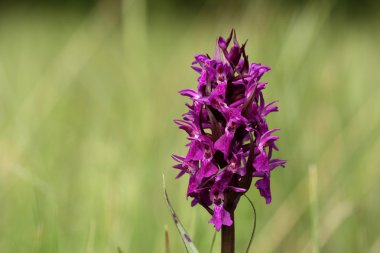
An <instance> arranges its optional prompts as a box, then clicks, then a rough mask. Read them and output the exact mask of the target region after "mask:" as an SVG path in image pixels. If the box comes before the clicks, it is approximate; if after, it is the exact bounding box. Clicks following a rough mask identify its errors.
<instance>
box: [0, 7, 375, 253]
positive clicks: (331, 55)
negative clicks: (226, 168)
mask: <svg viewBox="0 0 380 253" xmlns="http://www.w3.org/2000/svg"><path fill="white" fill-rule="evenodd" d="M378 7H379V4H378V3H377V2H375V1H368V0H367V1H363V2H360V3H356V2H354V1H343V0H342V1H339V0H336V1H307V2H301V1H297V0H293V1H291V2H285V1H280V0H278V1H274V2H271V3H270V2H268V1H236V2H232V1H215V0H208V1H200V0H198V1H192V2H190V1H189V2H185V1H183V2H181V1H175V0H167V1H162V2H157V1H153V0H148V1H141V0H130V1H129V0H125V1H52V0H50V1H48V0H45V1H44V0H40V1H36V2H35V3H33V4H32V3H30V2H28V1H19V2H14V1H2V2H1V3H0V203H1V204H0V252H86V253H87V252H88V253H89V252H116V249H117V247H118V246H119V247H120V248H121V249H122V250H123V251H124V252H164V226H165V224H167V225H168V226H169V233H170V240H171V249H172V252H184V248H183V246H182V244H181V240H180V237H179V236H178V234H177V232H176V230H175V227H174V225H173V222H172V220H171V218H170V215H169V212H168V210H167V208H166V206H165V203H164V199H163V193H162V178H161V174H162V173H165V174H166V181H167V188H168V192H169V195H170V196H171V200H172V202H173V205H174V208H175V209H176V211H177V213H178V215H179V217H180V218H181V219H182V221H183V223H184V225H185V226H186V227H187V229H188V231H189V232H190V234H191V236H192V238H193V240H194V241H195V243H196V245H197V246H198V247H199V250H200V252H208V250H209V247H210V241H211V238H212V235H213V228H212V226H211V225H210V224H208V219H209V216H208V214H207V213H206V212H205V211H204V210H202V208H200V207H195V208H191V207H190V203H189V202H188V201H186V199H185V193H186V183H187V182H186V180H185V179H182V180H178V181H176V180H174V177H175V175H176V172H175V171H174V170H173V169H171V168H170V167H171V165H172V164H173V161H172V160H171V158H170V155H171V154H172V153H180V154H181V153H182V154H183V153H184V152H185V148H184V144H185V135H184V134H183V133H182V132H181V131H179V130H177V128H176V127H175V125H174V124H173V122H172V119H173V118H177V117H179V116H180V114H181V113H182V112H183V111H184V110H185V106H184V103H185V102H187V101H186V100H185V99H184V98H182V97H180V96H179V95H178V94H177V90H179V89H181V88H185V87H195V86H196V77H197V76H196V74H195V72H194V71H192V70H191V69H190V68H189V66H190V63H191V61H192V59H193V58H192V57H193V54H195V53H206V52H208V53H213V50H214V43H215V39H216V38H217V36H219V35H224V36H226V35H227V34H228V33H229V31H230V29H231V28H232V27H234V28H235V29H236V30H237V33H238V38H239V39H240V41H244V40H245V39H249V41H248V45H247V52H248V54H249V56H250V60H253V61H255V62H260V63H263V64H266V65H269V66H271V67H272V71H271V72H270V73H269V74H268V75H267V76H265V77H264V79H266V80H267V81H269V83H270V85H269V86H268V89H267V91H266V96H267V97H268V100H269V99H279V100H280V103H279V105H280V112H279V113H277V114H274V115H271V117H270V126H271V127H273V128H274V127H280V128H281V129H282V131H281V133H280V137H281V140H280V142H279V146H280V150H281V152H280V154H279V156H280V157H281V158H286V159H288V160H289V162H288V164H287V167H286V168H285V169H278V170H277V171H275V172H274V174H273V177H272V185H273V188H272V192H273V202H272V204H271V205H269V206H266V205H265V202H264V201H263V199H262V198H260V197H259V194H258V192H257V190H255V189H252V190H251V191H250V192H249V194H248V195H249V196H250V197H251V198H252V199H253V201H254V203H255V205H256V208H257V211H258V223H257V231H256V237H255V239H254V242H253V246H252V248H251V252H260V253H265V252H302V253H303V252H305V253H306V252H312V249H314V252H316V251H318V250H316V249H318V248H319V250H320V252H370V253H377V252H380V221H379V219H378V215H379V213H380V202H379V198H378V195H379V193H380V185H379V183H378V179H379V178H380V170H379V163H380V156H379V151H380V135H379V134H378V131H379V130H380V87H379V83H380V74H379V70H378V68H379V66H380V57H379V55H380V47H379V45H380V29H379V27H380V16H379V9H378ZM309 168H312V169H310V173H309ZM309 174H310V175H311V176H309ZM317 177H318V178H317ZM312 185H316V188H315V187H314V188H313V187H310V186H312ZM313 189H314V190H313ZM310 196H311V197H310ZM316 200H317V202H315V201H316ZM236 216H237V221H236V222H237V246H236V247H237V252H242V251H243V250H245V248H246V246H247V242H248V238H249V234H250V231H251V228H252V222H253V221H252V210H251V209H250V207H249V204H248V203H247V202H246V201H245V200H244V199H242V200H241V202H240V205H239V208H238V210H237V214H236ZM313 238H314V239H313ZM318 245H319V246H318ZM218 247H219V241H218V239H217V242H216V247H215V250H214V252H218V250H219V248H218Z"/></svg>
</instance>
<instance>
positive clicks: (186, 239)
mask: <svg viewBox="0 0 380 253" xmlns="http://www.w3.org/2000/svg"><path fill="white" fill-rule="evenodd" d="M162 179H163V188H164V195H165V200H166V204H167V205H168V208H169V211H170V213H171V215H172V218H173V221H174V223H175V225H176V227H177V229H178V233H179V234H180V236H181V238H182V241H183V243H184V244H185V247H186V251H187V252H188V253H199V251H198V249H197V247H195V245H194V243H193V241H192V240H191V238H190V236H189V234H188V233H187V232H186V229H185V227H184V226H183V225H182V223H181V221H180V220H179V218H178V216H177V214H176V213H175V211H174V209H173V206H172V204H171V203H170V200H169V196H168V193H167V192H166V186H165V176H164V175H162Z"/></svg>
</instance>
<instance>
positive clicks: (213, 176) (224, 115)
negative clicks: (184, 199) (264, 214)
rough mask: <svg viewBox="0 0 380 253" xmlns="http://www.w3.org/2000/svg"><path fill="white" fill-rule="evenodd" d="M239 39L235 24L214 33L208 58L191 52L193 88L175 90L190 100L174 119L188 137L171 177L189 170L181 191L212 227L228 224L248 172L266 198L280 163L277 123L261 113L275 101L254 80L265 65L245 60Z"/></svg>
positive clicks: (248, 179) (282, 163) (245, 187)
mask: <svg viewBox="0 0 380 253" xmlns="http://www.w3.org/2000/svg"><path fill="white" fill-rule="evenodd" d="M245 45H246V43H244V44H243V45H240V44H239V42H238V40H237V36H236V33H235V30H232V31H231V33H230V35H229V36H228V37H227V38H226V39H225V38H223V37H219V39H218V40H217V43H216V49H215V54H214V58H210V56H209V55H208V54H206V55H203V54H198V55H195V60H194V62H193V63H192V68H193V69H194V70H195V71H196V72H197V73H198V74H199V78H198V85H197V89H196V90H191V89H184V90H181V91H180V92H179V93H180V94H181V95H183V96H185V97H188V98H189V99H190V100H191V104H187V107H188V109H189V111H188V112H186V113H185V114H184V115H183V119H181V120H175V122H176V124H178V126H179V128H180V129H182V130H184V131H185V132H186V133H187V134H188V136H189V137H188V140H189V141H190V142H189V143H188V144H187V146H188V148H189V149H188V153H187V155H186V156H178V155H173V159H174V160H175V161H176V162H177V163H178V164H176V165H174V168H176V169H178V170H179V174H178V176H177V178H179V177H182V176H183V175H185V174H188V175H189V186H188V191H187V196H188V197H191V198H192V199H193V200H192V205H197V204H200V205H201V206H203V207H204V208H205V209H206V210H207V211H208V212H209V213H210V214H211V215H212V218H211V219H210V223H212V224H214V226H215V229H216V230H217V231H219V230H221V229H222V231H223V229H224V228H225V229H226V230H227V229H228V228H230V227H233V226H234V210H235V209H236V206H237V204H238V202H239V199H240V197H241V196H242V194H244V193H245V192H247V191H248V190H249V188H250V185H251V182H252V180H253V179H254V178H255V179H257V181H256V182H255V186H256V188H257V189H258V190H259V193H260V195H261V196H262V197H263V198H264V199H265V201H266V203H267V204H269V203H270V202H271V200H272V194H271V189H270V176H271V172H272V171H273V170H274V169H275V168H277V167H284V166H285V163H286V161H285V160H282V159H277V158H273V157H272V155H273V152H274V151H275V150H278V148H277V146H276V144H275V143H276V142H277V141H278V139H279V137H278V136H276V135H274V134H275V132H277V131H278V130H279V129H272V130H270V129H269V128H268V124H267V121H266V117H267V116H268V115H269V114H270V113H272V112H276V111H278V106H276V105H275V103H276V102H277V101H273V102H270V103H265V100H264V95H263V91H264V90H265V88H266V85H267V83H266V82H260V79H261V78H262V76H263V75H264V74H265V73H266V72H268V71H269V70H270V68H269V67H268V66H264V65H261V64H257V63H249V62H248V56H247V55H246V53H245ZM232 231H233V229H232ZM222 234H223V233H222ZM226 252H227V251H226Z"/></svg>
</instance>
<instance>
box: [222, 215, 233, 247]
mask: <svg viewBox="0 0 380 253" xmlns="http://www.w3.org/2000/svg"><path fill="white" fill-rule="evenodd" d="M231 219H232V221H233V223H232V225H231V226H224V225H223V226H222V252H221V253H234V252H235V220H234V213H233V212H232V213H231Z"/></svg>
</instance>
